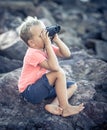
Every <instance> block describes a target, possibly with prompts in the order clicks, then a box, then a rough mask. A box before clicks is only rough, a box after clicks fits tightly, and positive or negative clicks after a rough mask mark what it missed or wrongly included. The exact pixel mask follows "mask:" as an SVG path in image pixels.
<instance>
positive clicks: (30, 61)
mask: <svg viewBox="0 0 107 130" xmlns="http://www.w3.org/2000/svg"><path fill="white" fill-rule="evenodd" d="M52 48H53V50H54V52H56V51H57V50H58V47H56V46H54V45H52ZM46 59H47V54H46V52H43V51H41V50H37V49H33V48H28V50H27V52H26V54H25V57H24V61H23V67H22V72H21V76H20V78H19V82H18V88H19V92H23V91H24V90H25V89H26V88H27V86H28V85H30V84H33V83H34V82H36V81H37V80H38V79H40V78H41V77H42V75H43V74H45V73H46V72H47V70H46V69H45V68H42V67H40V65H39V64H40V63H41V62H43V61H44V60H46Z"/></svg>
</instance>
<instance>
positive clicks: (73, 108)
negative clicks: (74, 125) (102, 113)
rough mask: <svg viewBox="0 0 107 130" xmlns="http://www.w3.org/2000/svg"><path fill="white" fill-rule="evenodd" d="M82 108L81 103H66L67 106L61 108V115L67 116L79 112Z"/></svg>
mask: <svg viewBox="0 0 107 130" xmlns="http://www.w3.org/2000/svg"><path fill="white" fill-rule="evenodd" d="M83 109H84V106H83V103H82V104H80V105H78V106H71V105H68V107H67V108H66V109H64V110H63V113H62V116H63V117H67V116H71V115H75V114H78V113H79V112H81V111H82V110H83Z"/></svg>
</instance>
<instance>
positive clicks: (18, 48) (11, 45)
mask: <svg viewBox="0 0 107 130" xmlns="http://www.w3.org/2000/svg"><path fill="white" fill-rule="evenodd" d="M7 36H8V37H7ZM26 49H27V46H26V45H25V44H24V42H23V41H22V40H20V38H19V36H18V34H17V32H15V31H8V32H6V33H3V34H2V35H1V36H0V55H1V56H5V57H7V58H9V59H16V60H23V57H24V55H25V52H26Z"/></svg>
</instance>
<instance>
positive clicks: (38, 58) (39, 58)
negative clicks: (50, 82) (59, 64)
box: [28, 52, 46, 66]
mask: <svg viewBox="0 0 107 130" xmlns="http://www.w3.org/2000/svg"><path fill="white" fill-rule="evenodd" d="M44 60H46V57H45V56H44V55H43V54H41V53H39V52H36V53H35V54H33V55H32V56H30V57H29V60H28V62H29V63H28V64H31V65H33V66H37V65H38V64H40V63H41V62H43V61H44Z"/></svg>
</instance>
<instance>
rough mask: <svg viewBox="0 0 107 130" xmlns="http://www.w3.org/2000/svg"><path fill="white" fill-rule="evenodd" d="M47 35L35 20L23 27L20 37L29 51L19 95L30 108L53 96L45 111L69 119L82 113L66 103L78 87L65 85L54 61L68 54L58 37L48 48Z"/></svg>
mask: <svg viewBox="0 0 107 130" xmlns="http://www.w3.org/2000/svg"><path fill="white" fill-rule="evenodd" d="M48 34H49V32H47V30H46V27H45V25H44V24H43V23H42V22H41V21H40V20H38V19H37V18H33V17H30V16H29V17H28V18H27V19H26V21H25V22H23V23H22V25H21V30H20V37H21V38H22V40H23V41H24V42H25V43H26V44H27V45H28V50H27V52H26V54H25V57H24V63H23V68H22V72H21V76H20V78H19V84H18V87H19V92H20V93H21V95H22V96H23V97H24V98H25V99H26V100H27V101H29V102H31V103H32V104H36V103H40V102H41V101H42V100H44V99H47V98H50V97H53V96H55V95H56V98H55V99H54V100H53V102H52V103H51V104H47V105H46V106H45V109H46V110H47V111H48V112H50V113H52V114H55V115H62V116H63V117H67V116H71V115H74V114H77V113H79V112H80V111H82V110H83V109H84V106H83V104H80V105H78V106H72V105H70V104H69V103H68V99H69V98H70V97H71V96H72V95H73V93H74V92H75V90H76V89H77V85H76V84H75V83H73V82H67V85H66V77H65V74H64V71H63V70H62V69H61V67H60V66H59V64H58V60H57V57H56V56H60V57H66V58H68V57H70V55H71V53H70V51H69V49H68V47H67V46H66V45H65V44H64V42H63V41H62V40H61V39H60V38H59V37H58V35H57V34H56V35H55V36H54V38H53V42H55V44H56V46H55V45H53V44H51V40H50V37H49V36H48ZM66 86H67V87H69V88H68V89H67V87H66Z"/></svg>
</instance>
